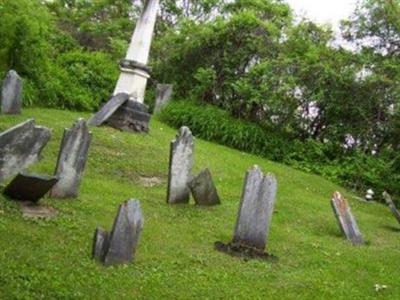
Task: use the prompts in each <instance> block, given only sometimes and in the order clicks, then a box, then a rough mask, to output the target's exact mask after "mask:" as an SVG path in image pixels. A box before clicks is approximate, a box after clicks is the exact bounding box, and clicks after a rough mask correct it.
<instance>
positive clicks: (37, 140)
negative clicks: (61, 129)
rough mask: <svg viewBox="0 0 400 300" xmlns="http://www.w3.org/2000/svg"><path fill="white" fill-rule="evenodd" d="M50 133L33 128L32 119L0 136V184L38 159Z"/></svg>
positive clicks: (42, 129) (36, 127)
mask: <svg viewBox="0 0 400 300" xmlns="http://www.w3.org/2000/svg"><path fill="white" fill-rule="evenodd" d="M50 137H51V132H50V130H49V129H47V128H45V127H41V126H35V121H34V120H33V119H31V120H28V121H26V122H24V123H21V124H18V125H16V126H14V127H12V128H10V129H8V130H6V131H4V132H2V133H1V134H0V182H2V181H4V180H5V179H6V178H7V177H11V176H13V175H15V174H17V173H18V172H20V171H21V170H23V169H25V168H27V167H29V166H30V165H32V164H33V163H35V162H37V161H38V160H39V159H40V153H41V151H42V150H43V148H44V147H45V146H46V144H47V142H48V141H49V140H50Z"/></svg>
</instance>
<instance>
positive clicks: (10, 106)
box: [1, 70, 22, 114]
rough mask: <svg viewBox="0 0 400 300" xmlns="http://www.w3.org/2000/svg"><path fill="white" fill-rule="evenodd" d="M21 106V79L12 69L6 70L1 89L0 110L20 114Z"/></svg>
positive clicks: (4, 112) (5, 112)
mask: <svg viewBox="0 0 400 300" xmlns="http://www.w3.org/2000/svg"><path fill="white" fill-rule="evenodd" d="M21 106H22V80H21V78H20V77H19V76H18V74H17V72H15V71H14V70H10V71H8V73H7V75H6V78H5V79H4V81H3V87H2V90H1V112H2V113H3V114H20V113H21Z"/></svg>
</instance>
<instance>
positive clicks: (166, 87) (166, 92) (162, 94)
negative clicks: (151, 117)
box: [154, 84, 172, 113]
mask: <svg viewBox="0 0 400 300" xmlns="http://www.w3.org/2000/svg"><path fill="white" fill-rule="evenodd" d="M171 96H172V84H157V87H156V103H155V106H154V113H158V112H160V111H161V109H162V108H163V107H164V106H165V105H167V104H168V102H169V100H170V99H171Z"/></svg>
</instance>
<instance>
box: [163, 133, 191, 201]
mask: <svg viewBox="0 0 400 300" xmlns="http://www.w3.org/2000/svg"><path fill="white" fill-rule="evenodd" d="M193 153H194V138H193V135H192V133H191V131H190V129H189V128H188V127H186V126H183V127H181V128H180V129H179V132H178V134H177V136H176V139H175V140H173V141H172V142H171V147H170V156H169V174H168V190H167V203H170V204H176V203H188V202H189V198H190V189H189V186H188V182H189V181H190V180H191V176H192V175H191V174H192V167H193Z"/></svg>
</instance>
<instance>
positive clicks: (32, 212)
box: [18, 201, 57, 219]
mask: <svg viewBox="0 0 400 300" xmlns="http://www.w3.org/2000/svg"><path fill="white" fill-rule="evenodd" d="M18 204H19V208H20V209H21V212H22V216H23V217H24V218H27V219H53V218H55V217H56V216H57V210H56V209H54V208H53V207H47V206H43V205H38V204H37V203H34V202H30V201H18Z"/></svg>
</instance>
